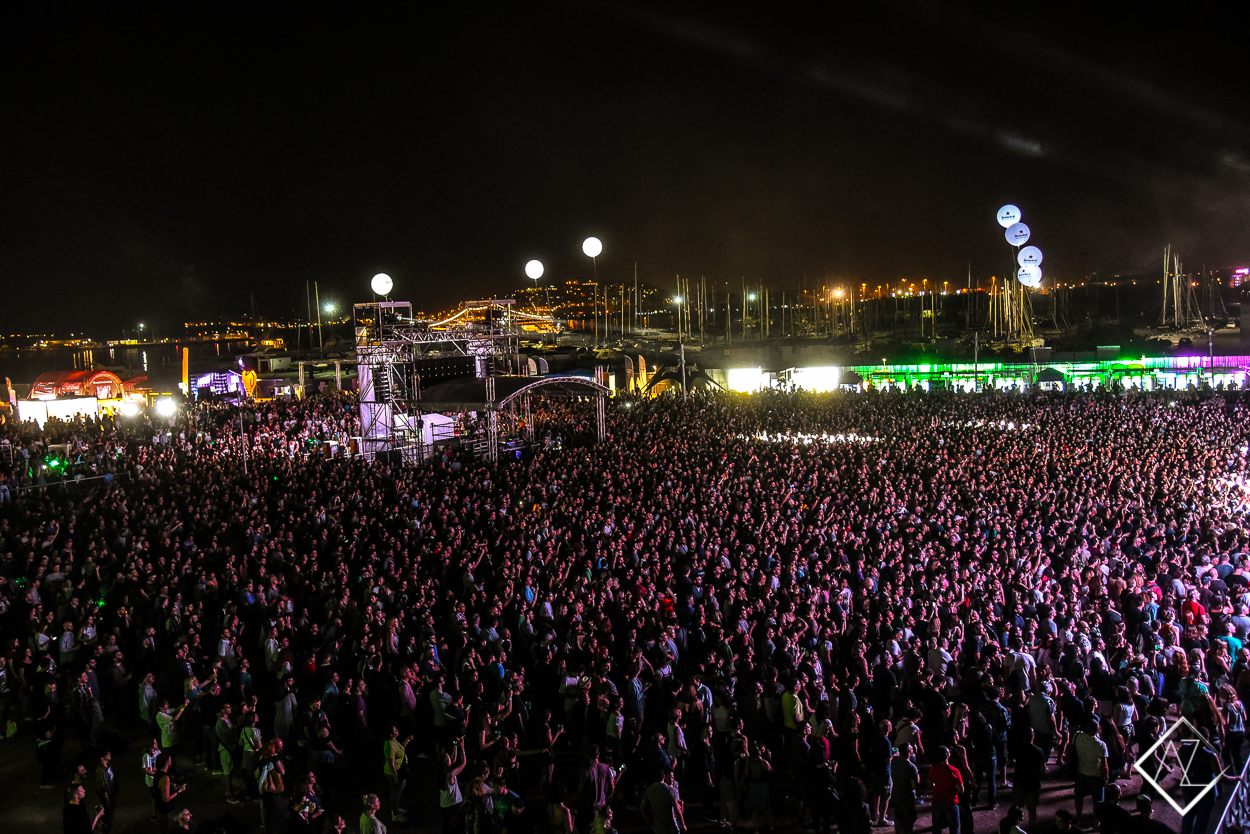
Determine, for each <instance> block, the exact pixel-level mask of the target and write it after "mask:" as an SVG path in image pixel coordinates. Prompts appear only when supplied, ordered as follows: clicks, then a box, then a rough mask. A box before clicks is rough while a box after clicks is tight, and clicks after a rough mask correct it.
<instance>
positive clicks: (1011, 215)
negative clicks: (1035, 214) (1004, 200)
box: [998, 203, 1020, 229]
mask: <svg viewBox="0 0 1250 834" xmlns="http://www.w3.org/2000/svg"><path fill="white" fill-rule="evenodd" d="M1019 222H1020V209H1018V208H1016V207H1015V206H1013V205H1012V204H1011V203H1008V204H1007V205H1005V206H1003V207H1002V208H1000V209H999V210H998V225H1000V226H1002V227H1003V228H1004V229H1006V228H1008V227H1010V226H1011V225H1012V224H1013V223H1019Z"/></svg>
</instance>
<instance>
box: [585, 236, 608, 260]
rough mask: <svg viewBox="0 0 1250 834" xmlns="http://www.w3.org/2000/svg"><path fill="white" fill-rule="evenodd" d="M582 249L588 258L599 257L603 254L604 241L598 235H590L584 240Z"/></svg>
mask: <svg viewBox="0 0 1250 834" xmlns="http://www.w3.org/2000/svg"><path fill="white" fill-rule="evenodd" d="M582 251H583V252H585V253H586V257H588V258H597V257H599V256H600V255H601V254H603V241H601V240H600V239H599V238H597V237H588V238H586V239H585V240H583V241H582Z"/></svg>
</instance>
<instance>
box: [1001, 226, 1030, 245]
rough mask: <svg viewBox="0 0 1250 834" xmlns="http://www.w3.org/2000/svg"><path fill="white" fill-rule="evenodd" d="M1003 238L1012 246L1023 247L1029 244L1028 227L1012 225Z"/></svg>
mask: <svg viewBox="0 0 1250 834" xmlns="http://www.w3.org/2000/svg"><path fill="white" fill-rule="evenodd" d="M1003 236H1004V237H1005V238H1007V242H1008V243H1010V244H1011V245H1012V246H1023V245H1024V244H1026V243H1028V242H1029V227H1028V226H1026V225H1024V224H1023V223H1012V224H1011V225H1010V226H1008V227H1007V231H1006V232H1005V233H1004V235H1003Z"/></svg>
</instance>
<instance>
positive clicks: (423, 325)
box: [354, 298, 532, 463]
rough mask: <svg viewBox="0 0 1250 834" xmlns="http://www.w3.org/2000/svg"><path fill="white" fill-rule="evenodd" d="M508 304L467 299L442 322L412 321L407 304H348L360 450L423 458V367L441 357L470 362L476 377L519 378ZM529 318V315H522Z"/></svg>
mask: <svg viewBox="0 0 1250 834" xmlns="http://www.w3.org/2000/svg"><path fill="white" fill-rule="evenodd" d="M514 305H515V301H513V299H510V298H509V299H488V300H485V301H468V302H465V303H464V304H462V305H461V308H460V310H459V312H457V313H456V314H455V315H453V316H451V317H449V318H447V319H444V320H442V321H436V322H430V321H419V320H417V319H415V318H413V315H412V304H411V303H410V302H407V301H378V302H373V303H368V304H356V305H355V306H354V313H355V321H356V361H357V368H358V374H359V386H360V427H361V449H360V451H361V453H362V454H364V455H365V456H366V458H368V459H370V460H372V459H373V458H375V457H377V456H378V455H379V454H387V455H398V456H399V457H400V458H401V459H402V460H403V461H404V462H406V463H415V462H417V461H420V460H423V459H424V458H425V456H426V449H425V443H424V431H423V424H422V420H421V406H420V398H421V366H422V362H423V360H426V359H437V358H440V357H470V356H471V357H473V360H474V361H473V365H474V372H475V375H476V376H477V377H478V378H485V379H488V380H489V379H493V378H494V377H495V376H497V375H500V374H508V373H523V372H524V371H523V369H522V363H521V356H520V351H519V347H520V343H519V319H518V317H517V316H516V315H514V314H513V306H514ZM527 318H532V317H527Z"/></svg>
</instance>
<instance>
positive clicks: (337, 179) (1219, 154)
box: [0, 2, 1250, 337]
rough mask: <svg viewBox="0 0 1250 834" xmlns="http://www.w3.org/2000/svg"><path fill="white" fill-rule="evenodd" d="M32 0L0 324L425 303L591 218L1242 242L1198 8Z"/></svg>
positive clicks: (1233, 100) (80, 325) (1224, 24)
mask: <svg viewBox="0 0 1250 834" xmlns="http://www.w3.org/2000/svg"><path fill="white" fill-rule="evenodd" d="M26 5H27V6H28V8H27V9H26V10H25V11H24V12H21V13H16V12H15V10H14V9H13V8H9V10H8V11H7V12H5V13H4V14H5V17H4V19H3V20H2V21H0V48H2V49H3V55H2V56H0V67H2V69H3V76H2V78H3V80H2V81H0V84H2V87H0V96H2V98H0V107H2V108H3V110H2V111H0V160H2V161H0V287H3V302H2V303H0V329H2V330H3V331H4V332H6V333H7V332H15V331H17V332H33V331H46V330H57V331H61V332H69V331H81V330H83V329H86V330H87V331H88V332H89V333H91V334H92V335H96V336H97V337H100V336H113V335H116V334H117V332H118V328H121V327H127V328H132V327H134V325H135V323H137V322H139V321H150V322H153V323H154V324H156V325H158V326H161V327H166V328H173V327H175V326H177V325H180V323H181V322H182V321H183V320H184V319H187V318H209V317H217V316H230V315H234V316H238V315H242V314H243V313H245V312H247V311H249V310H250V309H251V300H250V297H249V293H254V295H255V302H256V305H257V307H258V310H259V312H260V313H261V314H263V315H267V316H290V315H293V314H296V313H298V314H299V315H301V316H302V315H303V314H304V309H305V307H304V285H305V281H312V280H315V281H318V282H319V283H320V289H321V296H322V299H323V301H325V300H327V299H330V300H335V301H338V302H339V303H340V304H345V303H350V302H351V301H353V300H364V299H365V298H366V294H367V292H368V290H367V288H368V280H369V277H370V276H371V275H373V274H374V273H375V272H378V271H386V272H389V273H390V274H391V275H392V276H393V278H394V280H395V287H396V289H395V293H394V295H395V297H397V298H403V299H408V300H411V301H413V302H414V303H415V304H416V305H417V307H418V308H421V309H426V310H435V309H439V308H442V307H446V306H450V305H453V304H454V303H456V302H457V301H459V300H461V299H463V298H467V297H478V296H486V295H493V294H499V293H504V292H507V291H508V290H510V289H512V288H515V287H518V286H523V285H524V284H525V278H524V276H523V273H522V265H523V264H524V263H525V261H526V260H528V259H529V258H531V257H537V258H541V259H542V260H543V261H544V262H546V264H547V267H548V276H547V278H545V279H544V281H546V280H547V279H548V278H549V279H551V280H556V281H563V280H567V279H570V278H587V279H588V278H589V277H590V274H591V271H590V270H591V265H590V263H589V260H588V259H587V258H585V257H584V256H583V255H582V254H581V252H580V242H581V240H582V238H583V237H585V236H586V235H588V234H595V235H598V236H599V237H600V238H602V239H603V241H604V246H605V249H604V254H603V256H602V257H601V258H600V259H599V264H598V266H599V273H600V277H601V279H603V280H605V281H631V282H632V276H633V271H634V264H635V262H636V263H637V267H638V272H639V275H640V277H641V278H642V279H643V280H646V281H650V282H652V283H654V284H657V285H660V286H662V287H667V286H669V285H670V284H671V283H672V277H673V276H674V275H675V274H681V275H683V276H684V277H690V278H696V277H697V276H698V275H700V274H705V275H707V276H709V279H710V280H711V281H712V282H714V283H716V284H717V285H718V286H723V282H725V281H730V282H732V283H733V284H734V285H739V284H740V280H741V278H742V277H745V278H746V279H747V280H748V281H749V282H763V283H766V284H768V285H771V286H772V287H774V288H776V289H778V290H781V289H787V290H796V289H798V288H799V287H800V286H802V285H803V284H804V282H806V286H807V287H809V288H811V287H813V286H819V285H820V284H822V283H823V284H832V283H838V282H846V281H853V282H855V283H856V284H858V283H861V282H866V283H869V284H878V283H882V282H885V281H897V280H899V279H903V278H911V279H915V280H917V281H918V280H919V279H921V278H928V279H930V280H931V281H934V280H935V281H951V282H952V283H958V284H962V283H963V282H964V281H965V280H966V277H965V276H966V274H967V268H968V262H969V261H971V262H972V268H973V274H974V276H975V277H976V278H979V279H982V280H985V279H987V278H988V276H989V275H990V274H991V273H996V274H1002V271H1003V270H1004V268H1005V267H1006V266H1007V265H1008V264H1009V263H1010V255H1009V250H1008V248H1007V246H1006V244H1005V242H1004V241H1003V239H1002V236H1001V230H1000V229H999V228H998V226H997V225H996V223H995V220H994V215H995V212H996V210H997V209H998V207H999V206H1000V205H1001V204H1003V203H1006V202H1013V203H1016V204H1017V205H1019V206H1020V207H1021V208H1022V209H1023V211H1024V220H1025V222H1026V223H1028V224H1029V225H1030V226H1031V227H1032V228H1033V234H1034V238H1033V241H1032V242H1034V243H1036V244H1037V245H1039V246H1040V247H1042V249H1043V250H1044V251H1045V252H1046V262H1045V264H1044V265H1043V268H1044V270H1045V272H1046V275H1047V280H1048V281H1049V280H1051V279H1053V278H1059V279H1062V280H1079V279H1080V276H1081V274H1082V269H1083V264H1084V267H1086V268H1088V270H1090V271H1093V270H1100V271H1103V272H1105V273H1110V272H1115V271H1120V272H1134V271H1147V270H1149V271H1151V272H1153V271H1155V270H1157V269H1158V268H1159V266H1160V263H1161V259H1162V249H1163V246H1164V244H1166V243H1171V244H1172V245H1173V246H1174V247H1176V248H1177V249H1178V251H1179V252H1180V253H1181V255H1182V257H1183V258H1184V259H1185V260H1186V263H1187V268H1188V267H1195V268H1196V267H1199V266H1200V265H1201V264H1202V263H1206V264H1207V265H1208V266H1212V267H1216V266H1229V265H1234V264H1243V265H1244V264H1247V263H1250V234H1248V233H1250V130H1248V127H1250V112H1247V111H1248V109H1250V104H1248V101H1247V95H1246V85H1245V79H1246V78H1247V77H1248V76H1250V71H1248V70H1247V62H1246V61H1247V59H1246V52H1245V49H1244V47H1243V46H1242V44H1241V43H1240V41H1241V38H1242V34H1241V33H1242V32H1243V31H1244V29H1243V28H1242V27H1241V26H1240V25H1239V22H1238V21H1235V20H1219V19H1216V18H1214V17H1202V16H1200V15H1202V14H1204V12H1203V10H1201V9H1197V8H1195V9H1189V8H1186V9H1172V10H1170V11H1168V12H1167V13H1166V14H1164V13H1162V12H1149V11H1145V8H1146V7H1145V6H1136V5H1129V4H1120V5H1118V6H1117V7H1116V8H1114V9H1111V8H1106V9H1104V10H1103V11H1101V12H1098V13H1093V14H1091V13H1090V12H1089V8H1090V7H1091V6H1093V5H1094V4H1081V5H1079V6H1078V5H1075V4H1074V5H1073V6H1072V7H1071V10H1070V11H1054V10H1048V9H1047V8H1046V7H1045V6H1043V5H1041V4H1038V5H1036V6H1035V7H1034V8H1033V10H1030V9H1029V8H1027V7H1024V6H1021V5H1020V4H999V5H998V6H990V5H985V6H978V7H975V10H974V7H970V6H958V7H957V6H952V5H944V4H940V3H923V2H922V3H885V4H875V5H873V6H872V7H871V8H868V9H858V10H856V11H850V8H851V7H852V6H853V5H859V4H830V5H829V6H827V7H826V8H830V7H836V8H842V7H843V6H845V7H846V10H845V11H843V12H840V13H839V15H838V16H837V17H829V16H822V17H814V16H812V17H809V16H805V15H804V14H801V13H799V12H797V11H786V10H785V8H783V7H787V8H792V7H789V5H788V4H757V5H758V6H759V7H760V8H759V9H757V10H756V11H754V12H735V11H731V10H726V9H724V8H717V7H709V8H710V10H709V9H707V8H697V7H694V6H685V7H682V8H681V10H676V8H677V7H675V6H673V5H671V4H670V5H667V6H663V7H662V6H659V5H654V6H652V5H638V4H632V3H538V4H525V3H520V4H509V5H508V6H507V7H505V6H503V4H490V3H488V4H445V5H446V6H449V7H454V8H452V9H442V10H439V11H434V9H435V8H436V7H435V5H434V4H426V3H410V4H403V5H395V6H383V5H379V6H374V7H372V8H371V9H369V10H361V9H359V8H356V6H358V5H361V4H352V7H351V8H348V6H347V4H343V5H341V6H332V5H317V6H313V5H300V6H294V5H292V6H277V5H273V4H262V3H248V4H242V5H231V4H225V3H167V4H163V5H162V6H159V7H158V6H141V5H137V4H117V3H95V4H89V5H88V4H82V5H72V4H51V3H29V4H26ZM1104 5H1105V4H1104ZM1190 5H1196V4H1190ZM772 7H776V8H772ZM1230 8H1231V7H1230ZM826 14H827V12H826ZM1206 14H1208V15H1209V12H1206ZM1100 15H1101V16H1100Z"/></svg>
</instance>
